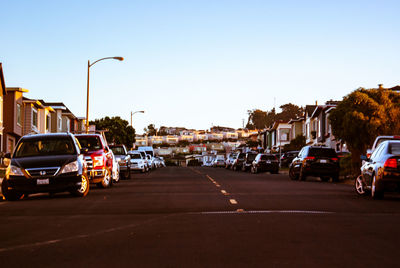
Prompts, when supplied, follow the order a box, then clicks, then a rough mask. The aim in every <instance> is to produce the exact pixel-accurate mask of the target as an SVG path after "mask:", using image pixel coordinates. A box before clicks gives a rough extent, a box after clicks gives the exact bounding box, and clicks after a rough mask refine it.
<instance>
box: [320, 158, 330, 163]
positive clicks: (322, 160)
mask: <svg viewBox="0 0 400 268" xmlns="http://www.w3.org/2000/svg"><path fill="white" fill-rule="evenodd" d="M319 162H320V163H328V161H327V160H326V159H321V160H319Z"/></svg>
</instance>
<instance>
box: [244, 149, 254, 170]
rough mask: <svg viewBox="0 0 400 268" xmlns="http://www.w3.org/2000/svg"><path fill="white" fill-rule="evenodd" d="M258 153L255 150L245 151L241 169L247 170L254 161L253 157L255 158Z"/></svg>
mask: <svg viewBox="0 0 400 268" xmlns="http://www.w3.org/2000/svg"><path fill="white" fill-rule="evenodd" d="M257 154H258V153H256V152H248V153H246V156H245V157H244V161H243V163H242V171H248V170H250V168H251V165H252V163H253V161H254V159H256V156H257Z"/></svg>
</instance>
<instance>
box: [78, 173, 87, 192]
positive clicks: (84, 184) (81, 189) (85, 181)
mask: <svg viewBox="0 0 400 268" xmlns="http://www.w3.org/2000/svg"><path fill="white" fill-rule="evenodd" d="M87 187H88V181H87V178H86V177H85V176H82V179H81V188H80V189H79V190H78V192H79V193H81V194H83V193H84V192H85V191H86V189H87Z"/></svg>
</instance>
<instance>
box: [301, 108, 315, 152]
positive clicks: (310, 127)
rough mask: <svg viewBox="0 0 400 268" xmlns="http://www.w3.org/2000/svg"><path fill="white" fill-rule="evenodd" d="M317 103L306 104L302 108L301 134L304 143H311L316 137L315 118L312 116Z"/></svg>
mask: <svg viewBox="0 0 400 268" xmlns="http://www.w3.org/2000/svg"><path fill="white" fill-rule="evenodd" d="M316 107H317V105H306V108H305V109H304V124H303V136H304V137H306V144H309V145H310V144H313V143H314V140H315V138H316V133H317V132H316V128H317V127H316V119H315V118H312V117H311V115H312V114H313V112H314V110H315V108H316Z"/></svg>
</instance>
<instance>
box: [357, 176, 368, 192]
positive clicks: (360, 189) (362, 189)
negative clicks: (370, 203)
mask: <svg viewBox="0 0 400 268" xmlns="http://www.w3.org/2000/svg"><path fill="white" fill-rule="evenodd" d="M354 186H355V190H356V193H357V194H359V195H366V194H367V190H366V189H365V184H364V182H363V180H362V176H361V175H360V176H358V177H357V178H356V179H355V182H354Z"/></svg>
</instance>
